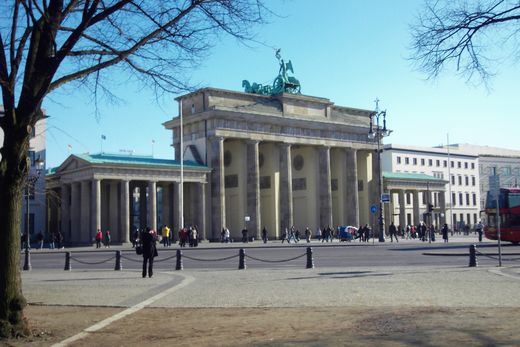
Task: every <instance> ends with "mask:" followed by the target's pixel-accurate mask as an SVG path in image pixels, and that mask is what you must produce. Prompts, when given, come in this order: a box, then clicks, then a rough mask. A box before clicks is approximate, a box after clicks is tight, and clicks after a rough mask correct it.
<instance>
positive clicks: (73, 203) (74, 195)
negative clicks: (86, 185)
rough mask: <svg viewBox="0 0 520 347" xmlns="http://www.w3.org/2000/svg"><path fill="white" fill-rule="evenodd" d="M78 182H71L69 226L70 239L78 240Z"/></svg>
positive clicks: (79, 232)
mask: <svg viewBox="0 0 520 347" xmlns="http://www.w3.org/2000/svg"><path fill="white" fill-rule="evenodd" d="M80 204H81V201H80V183H79V182H73V183H72V184H71V189H70V209H71V216H70V219H71V226H70V239H69V240H70V241H74V242H78V241H80V235H81V230H80V218H81V217H80Z"/></svg>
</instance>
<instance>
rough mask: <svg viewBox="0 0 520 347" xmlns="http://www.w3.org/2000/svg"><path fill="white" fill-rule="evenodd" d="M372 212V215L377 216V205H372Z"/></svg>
mask: <svg viewBox="0 0 520 347" xmlns="http://www.w3.org/2000/svg"><path fill="white" fill-rule="evenodd" d="M370 212H371V213H372V214H376V212H377V205H372V206H370Z"/></svg>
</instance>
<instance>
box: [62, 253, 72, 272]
mask: <svg viewBox="0 0 520 347" xmlns="http://www.w3.org/2000/svg"><path fill="white" fill-rule="evenodd" d="M63 270H65V271H70V252H65V268H64V269H63Z"/></svg>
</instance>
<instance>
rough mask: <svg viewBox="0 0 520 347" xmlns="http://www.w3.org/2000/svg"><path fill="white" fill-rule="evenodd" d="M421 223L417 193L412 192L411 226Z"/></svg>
mask: <svg viewBox="0 0 520 347" xmlns="http://www.w3.org/2000/svg"><path fill="white" fill-rule="evenodd" d="M420 221H421V216H420V215H419V191H418V190H414V191H413V224H414V225H415V226H417V224H419V222H420Z"/></svg>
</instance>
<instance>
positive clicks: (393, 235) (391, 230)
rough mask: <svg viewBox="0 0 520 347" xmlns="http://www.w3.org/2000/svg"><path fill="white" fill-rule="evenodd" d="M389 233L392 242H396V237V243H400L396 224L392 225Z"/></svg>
mask: <svg viewBox="0 0 520 347" xmlns="http://www.w3.org/2000/svg"><path fill="white" fill-rule="evenodd" d="M388 232H389V233H390V242H394V237H395V241H396V242H399V238H398V237H397V228H396V227H395V224H394V222H392V223H391V224H390V227H389V228H388Z"/></svg>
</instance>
